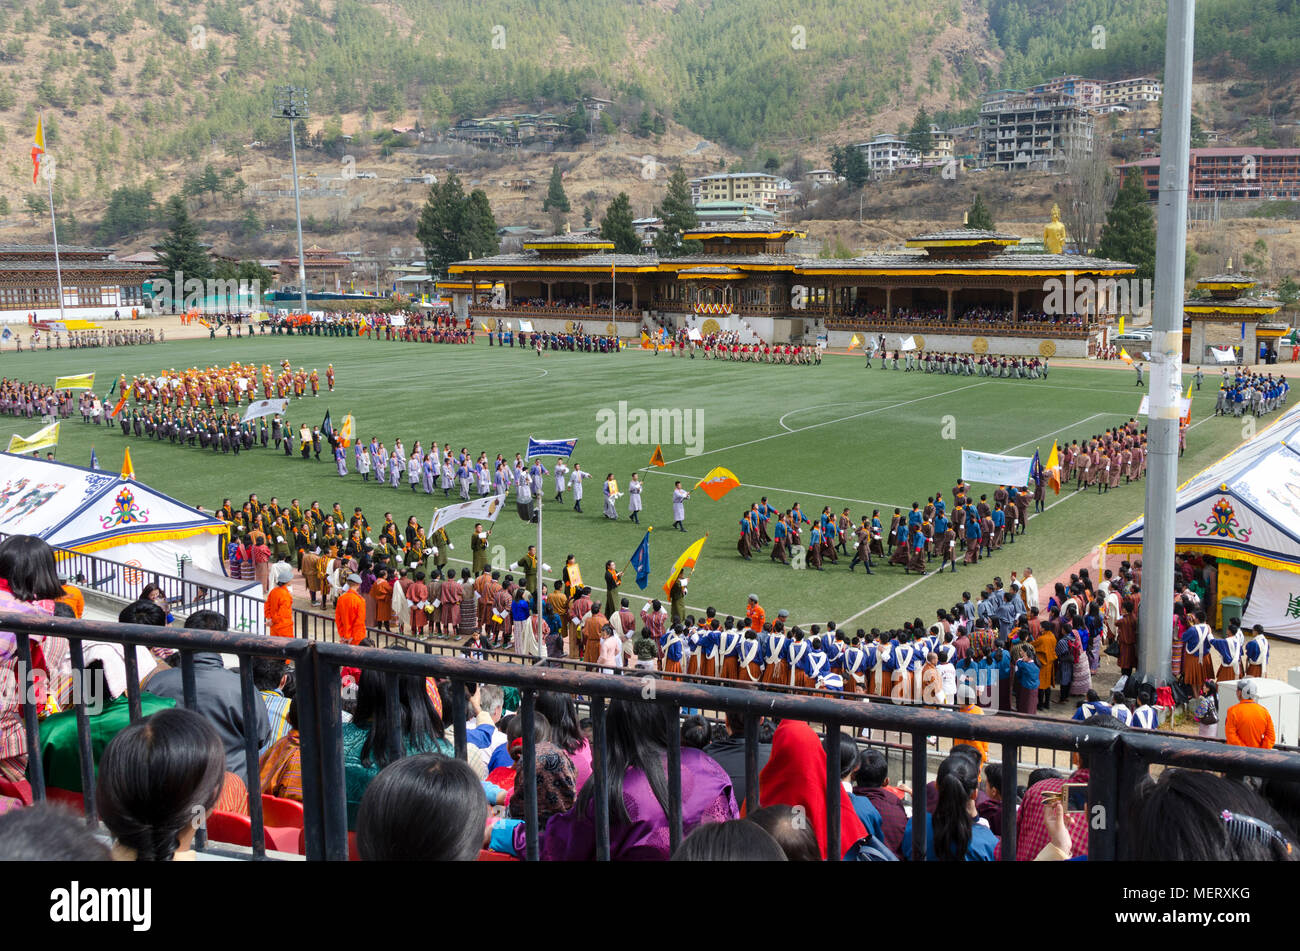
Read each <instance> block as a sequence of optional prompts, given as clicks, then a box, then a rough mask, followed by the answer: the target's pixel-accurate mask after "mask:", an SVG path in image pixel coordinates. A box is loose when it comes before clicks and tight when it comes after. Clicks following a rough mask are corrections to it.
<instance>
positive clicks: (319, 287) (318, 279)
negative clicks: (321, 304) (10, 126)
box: [279, 244, 352, 292]
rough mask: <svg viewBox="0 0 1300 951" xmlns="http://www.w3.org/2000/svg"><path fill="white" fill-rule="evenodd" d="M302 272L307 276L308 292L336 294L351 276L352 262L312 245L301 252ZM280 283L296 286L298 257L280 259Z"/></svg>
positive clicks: (333, 252)
mask: <svg viewBox="0 0 1300 951" xmlns="http://www.w3.org/2000/svg"><path fill="white" fill-rule="evenodd" d="M302 262H303V270H304V271H305V272H306V274H307V290H308V291H327V292H336V291H340V290H342V289H343V286H344V284H345V283H346V281H347V280H348V279H349V278H350V277H351V274H352V262H351V261H349V260H348V259H347V258H345V257H343V256H342V255H341V254H339V253H338V252H336V251H329V250H326V249H325V248H322V247H320V246H319V245H315V244H313V245H312V246H311V247H310V248H305V249H304V250H303V252H302ZM279 277H280V283H281V284H284V285H292V286H295V287H296V286H297V284H298V256H297V255H296V254H295V255H292V256H290V257H286V258H281V259H280V274H279Z"/></svg>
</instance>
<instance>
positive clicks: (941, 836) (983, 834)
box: [902, 755, 998, 862]
mask: <svg viewBox="0 0 1300 951" xmlns="http://www.w3.org/2000/svg"><path fill="white" fill-rule="evenodd" d="M979 777H980V773H979V765H978V764H977V763H976V762H975V761H974V758H973V757H968V756H960V755H950V756H949V757H948V758H947V759H945V760H944V761H943V762H942V763H940V764H939V772H938V774H937V775H936V776H935V785H936V786H937V787H938V791H939V798H938V802H936V803H935V807H934V815H933V816H931V815H930V814H929V813H927V814H926V816H925V859H926V861H927V862H934V861H944V862H991V861H993V854H994V850H995V849H996V848H997V845H998V837H997V836H996V835H994V834H993V831H992V830H991V829H989V827H988V826H986V825H983V824H981V823H980V822H979V821H978V819H977V816H978V813H977V812H976V810H975V798H976V795H977V794H978V792H979ZM915 820H916V817H915V816H913V817H912V818H911V819H908V820H907V827H906V828H905V829H904V830H903V856H902V857H903V858H904V859H907V858H911V855H912V848H911V846H912V823H913V822H914V821H915Z"/></svg>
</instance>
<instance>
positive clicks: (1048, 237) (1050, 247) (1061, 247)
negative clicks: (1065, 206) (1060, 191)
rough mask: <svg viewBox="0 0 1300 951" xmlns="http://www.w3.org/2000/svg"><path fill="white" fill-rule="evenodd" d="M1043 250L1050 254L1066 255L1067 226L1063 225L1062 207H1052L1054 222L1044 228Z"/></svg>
mask: <svg viewBox="0 0 1300 951" xmlns="http://www.w3.org/2000/svg"><path fill="white" fill-rule="evenodd" d="M1043 248H1044V249H1045V250H1046V251H1047V253H1048V254H1064V253H1065V225H1063V224H1061V206H1060V205H1053V206H1052V220H1051V221H1050V222H1049V223H1048V224H1047V226H1046V227H1045V228H1043Z"/></svg>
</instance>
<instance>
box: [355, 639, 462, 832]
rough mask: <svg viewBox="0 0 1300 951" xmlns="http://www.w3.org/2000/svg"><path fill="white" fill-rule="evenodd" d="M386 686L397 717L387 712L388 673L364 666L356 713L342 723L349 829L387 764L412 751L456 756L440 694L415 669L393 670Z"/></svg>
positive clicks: (391, 648) (399, 648)
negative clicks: (393, 675) (394, 696)
mask: <svg viewBox="0 0 1300 951" xmlns="http://www.w3.org/2000/svg"><path fill="white" fill-rule="evenodd" d="M386 649H387V650H405V648H402V647H389V648H386ZM391 688H392V689H396V691H397V713H398V718H397V720H396V721H393V720H391V719H390V717H389V713H388V703H387V695H388V690H389V689H390V681H389V678H388V676H387V675H386V674H384V673H383V672H382V671H379V670H373V669H370V668H365V669H363V670H362V671H361V679H360V682H359V683H358V685H357V710H356V713H355V714H354V715H353V717H352V722H351V723H345V724H343V777H344V785H345V787H346V791H347V800H348V827H349V828H352V827H354V826H355V824H356V819H357V810H358V809H359V808H360V805H361V797H362V796H363V795H365V792H366V787H367V786H369V785H370V783H371V782H372V781H373V780H374V778H375V777H376V776H378V775H379V772H380V770H382V769H383V768H384V767H385V766H387V765H388V764H389V763H392V762H395V761H396V760H399V759H401V758H402V757H404V756H412V755H415V754H417V753H441V754H442V755H444V756H454V755H455V751H454V749H453V747H452V744H451V742H450V741H449V740H448V739H447V737H446V735H445V734H446V729H445V727H444V724H443V713H442V711H443V701H442V697H441V694H440V693H439V692H438V691H436V690H429V689H427V688H426V686H425V680H424V678H422V677H419V676H416V675H414V674H401V675H398V676H397V677H396V678H394V680H393V681H392V682H391ZM435 698H436V699H435Z"/></svg>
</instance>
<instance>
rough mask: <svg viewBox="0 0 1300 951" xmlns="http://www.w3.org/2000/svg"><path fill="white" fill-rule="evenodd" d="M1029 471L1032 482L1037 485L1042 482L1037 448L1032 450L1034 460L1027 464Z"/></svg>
mask: <svg viewBox="0 0 1300 951" xmlns="http://www.w3.org/2000/svg"><path fill="white" fill-rule="evenodd" d="M1029 472H1030V474H1031V476H1032V478H1033V480H1034V482H1036V483H1037V484H1039V485H1042V484H1043V463H1042V460H1040V459H1039V458H1038V450H1037V449H1035V450H1034V461H1033V462H1031V463H1030V464H1029Z"/></svg>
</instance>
